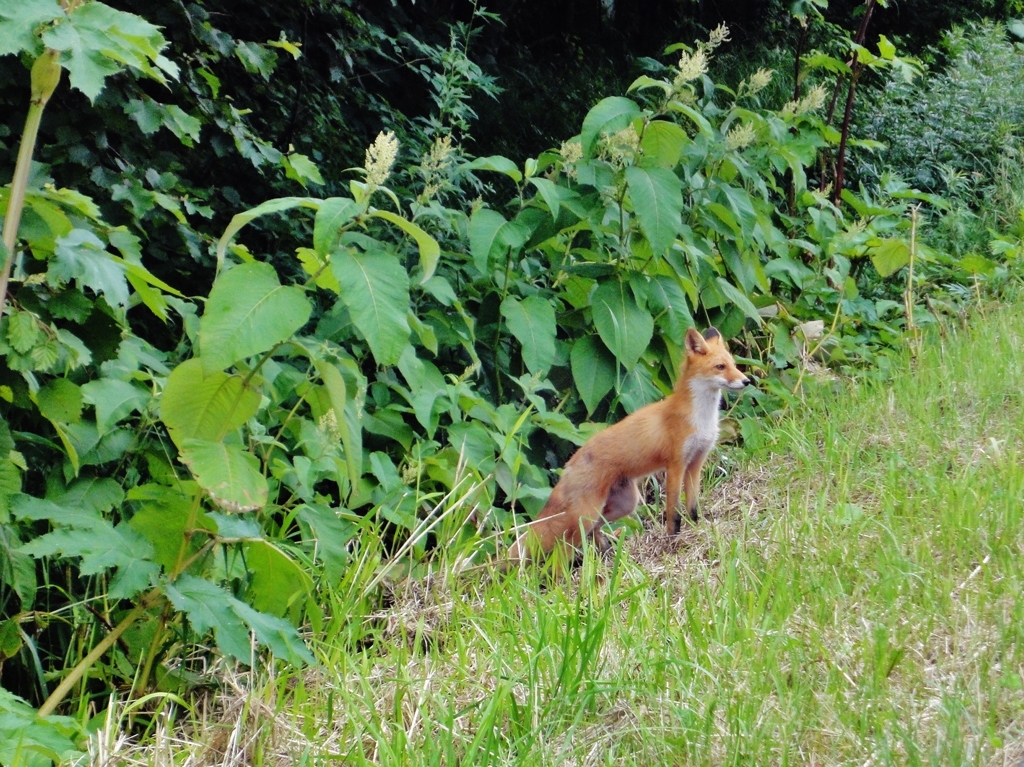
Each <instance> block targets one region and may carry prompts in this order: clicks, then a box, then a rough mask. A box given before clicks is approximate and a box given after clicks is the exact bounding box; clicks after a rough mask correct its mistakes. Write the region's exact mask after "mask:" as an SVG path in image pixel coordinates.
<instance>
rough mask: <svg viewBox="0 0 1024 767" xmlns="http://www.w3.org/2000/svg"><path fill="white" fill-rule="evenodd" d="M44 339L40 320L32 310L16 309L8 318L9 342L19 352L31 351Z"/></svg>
mask: <svg viewBox="0 0 1024 767" xmlns="http://www.w3.org/2000/svg"><path fill="white" fill-rule="evenodd" d="M42 339H43V332H42V329H41V328H40V326H39V321H38V320H37V319H36V318H35V317H34V316H33V315H32V313H31V312H20V311H14V312H13V313H12V314H11V315H10V317H9V318H8V320H7V342H8V343H9V344H10V345H11V346H12V347H14V350H15V351H16V352H18V353H19V354H25V353H26V352H28V351H30V350H31V349H32V348H33V347H34V346H35V345H36V344H37V343H39V342H40V341H41V340H42Z"/></svg>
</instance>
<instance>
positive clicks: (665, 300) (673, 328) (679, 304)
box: [647, 274, 694, 343]
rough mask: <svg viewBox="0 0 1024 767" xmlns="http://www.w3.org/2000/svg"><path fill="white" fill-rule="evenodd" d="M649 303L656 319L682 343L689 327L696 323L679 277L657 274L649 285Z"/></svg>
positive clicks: (670, 335)
mask: <svg viewBox="0 0 1024 767" xmlns="http://www.w3.org/2000/svg"><path fill="white" fill-rule="evenodd" d="M647 305H648V306H649V307H650V308H651V309H652V310H653V311H654V312H655V314H656V317H655V321H656V322H657V324H658V325H659V327H661V328H662V329H663V330H665V332H666V333H668V335H669V337H671V338H672V339H673V340H674V341H676V343H681V342H682V338H683V336H684V335H685V333H686V330H687V328H691V327H693V325H694V322H693V315H691V314H690V306H689V304H688V303H687V301H686V294H685V293H684V292H683V288H682V286H681V285H680V284H679V281H678V278H676V277H671V276H669V275H667V274H657V275H655V276H654V277H653V278H652V279H651V281H650V283H648V285H647Z"/></svg>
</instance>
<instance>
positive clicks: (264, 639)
mask: <svg viewBox="0 0 1024 767" xmlns="http://www.w3.org/2000/svg"><path fill="white" fill-rule="evenodd" d="M165 588H166V593H167V598H168V599H170V600H171V604H172V605H174V607H175V608H176V609H178V610H180V611H181V612H183V613H185V615H187V616H188V619H189V622H190V623H191V624H192V628H193V629H195V631H197V632H198V633H200V634H204V633H206V632H207V631H210V630H211V629H212V630H213V635H214V638H215V639H216V641H217V646H218V647H220V649H221V650H222V651H223V652H224V653H225V654H227V655H231V656H233V657H235V658H237V659H238V660H239V661H241V662H242V663H249V662H250V660H251V657H252V647H251V645H250V641H249V631H250V630H251V631H252V632H253V634H255V635H256V639H257V641H258V642H260V644H263V645H266V646H267V647H269V648H270V650H271V652H273V653H274V655H276V656H277V657H279V658H281V659H283V660H287V661H289V662H291V663H295V664H297V665H301V664H303V663H308V664H314V663H316V660H315V659H314V658H313V656H312V655H311V654H310V652H309V650H308V649H307V648H306V646H305V645H304V644H303V643H302V639H300V638H299V635H298V632H296V631H295V627H294V626H292V625H291V624H290V623H288V621H286V620H284V619H283V618H278V617H276V616H273V615H267V614H265V613H260V612H257V611H256V610H254V609H253V608H252V607H250V606H249V605H247V604H245V602H242V601H241V600H239V599H236V598H235V597H234V596H232V595H231V593H230V592H228V591H226V590H225V589H223V588H221V587H220V586H218V585H216V584H214V583H211V582H210V581H207V580H204V579H203V578H197V577H195V576H193V575H188V574H186V575H182V576H181V577H179V578H178V579H177V580H176V581H174V583H169V584H167V586H166V587H165Z"/></svg>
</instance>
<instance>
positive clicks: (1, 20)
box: [0, 0, 64, 56]
mask: <svg viewBox="0 0 1024 767" xmlns="http://www.w3.org/2000/svg"><path fill="white" fill-rule="evenodd" d="M63 18H64V11H63V10H62V9H61V7H60V4H59V3H58V2H57V0H0V56H6V55H7V54H8V53H21V52H22V51H29V52H31V53H38V51H39V50H40V48H41V45H40V43H39V36H38V34H37V33H38V31H39V29H40V28H41V27H42V26H43V25H44V24H47V23H48V22H51V21H53V20H55V19H63Z"/></svg>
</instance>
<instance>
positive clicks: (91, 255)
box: [46, 229, 128, 306]
mask: <svg viewBox="0 0 1024 767" xmlns="http://www.w3.org/2000/svg"><path fill="white" fill-rule="evenodd" d="M126 271H127V267H126V266H125V264H124V261H123V260H122V259H115V258H113V257H112V256H111V255H110V254H109V253H108V252H107V251H106V248H105V246H104V244H103V242H102V241H101V240H100V239H99V238H98V237H97V236H96V235H95V234H93V233H92V232H91V231H88V230H86V229H73V230H71V232H70V233H68V234H67V235H65V236H63V237H58V238H57V240H56V248H55V251H54V258H53V259H51V260H50V263H49V268H48V269H47V272H46V280H47V282H48V283H49V284H50V285H51V286H53V287H58V286H61V285H64V284H66V283H68V282H71V281H72V280H75V281H76V282H77V283H78V286H79V287H80V288H91V289H92V290H94V291H95V292H97V293H101V294H102V295H103V298H104V299H106V302H107V303H108V304H110V305H111V306H127V305H128V282H127V280H126V278H125V272H126Z"/></svg>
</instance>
